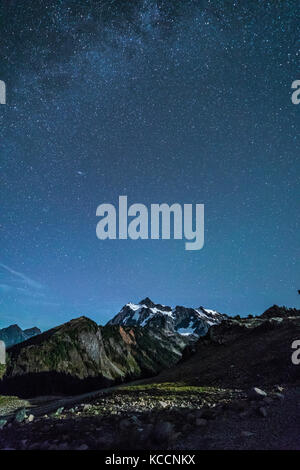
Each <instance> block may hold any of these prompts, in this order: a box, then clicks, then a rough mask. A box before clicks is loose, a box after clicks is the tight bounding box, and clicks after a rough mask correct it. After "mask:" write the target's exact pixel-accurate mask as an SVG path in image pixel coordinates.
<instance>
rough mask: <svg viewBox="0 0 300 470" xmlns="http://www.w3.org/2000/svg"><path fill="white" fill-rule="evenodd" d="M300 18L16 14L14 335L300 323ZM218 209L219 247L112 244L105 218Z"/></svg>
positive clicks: (285, 10)
mask: <svg viewBox="0 0 300 470" xmlns="http://www.w3.org/2000/svg"><path fill="white" fill-rule="evenodd" d="M298 10H299V8H298V2H297V1H285V2H275V1H272V2H271V1H270V2H269V1H256V2H253V1H241V2H238V1H232V2H229V1H224V0H223V1H216V0H214V1H208V0H203V1H197V2H196V1H182V0H181V1H174V0H173V1H154V0H153V1H150V0H147V1H130V2H129V1H128V2H127V1H102V2H101V1H95V0H94V1H92V0H89V1H85V2H83V1H82V2H80V1H70V0H65V1H58V0H55V1H54V0H50V1H47V0H46V1H45V0H43V1H40V0H35V1H28V0H27V1H25V0H23V1H22V0H18V1H16V0H15V1H13V0H11V1H7V2H3V3H2V6H1V16H2V24H1V42H0V44H1V49H0V54H1V69H0V79H1V80H4V81H5V82H6V87H7V104H6V105H1V106H0V125H1V129H0V152H1V154H0V181H1V187H0V198H1V206H0V207H1V210H0V237H1V252H0V263H1V264H0V326H6V325H7V324H10V323H16V322H18V323H19V324H20V325H21V326H23V327H29V326H32V325H33V324H36V325H37V326H39V327H41V328H47V327H49V326H53V325H54V324H57V323H60V322H63V321H67V320H69V319H70V318H72V317H76V316H78V315H80V314H85V315H87V316H89V317H91V318H93V319H95V320H96V321H98V322H99V323H103V322H105V321H107V320H108V319H109V318H110V317H111V316H112V315H113V314H115V313H116V312H117V311H118V310H119V309H120V307H121V306H122V305H123V304H124V303H127V302H128V301H129V300H132V301H138V300H139V299H140V298H144V297H145V296H149V297H151V298H153V300H154V301H157V302H160V303H165V304H167V305H170V304H171V305H176V304H183V305H187V306H193V307H198V306H199V305H204V306H206V307H209V308H214V309H217V310H219V311H222V312H226V313H233V314H237V313H239V314H241V315H244V314H248V313H254V314H257V313H261V312H262V311H263V310H264V309H265V308H267V307H268V306H270V305H271V304H274V303H278V304H286V305H290V306H298V307H299V306H300V304H299V300H298V298H299V295H298V294H297V289H298V288H299V284H298V283H299V235H298V234H299V194H300V191H299V170H300V164H299V116H300V106H295V105H293V104H292V102H291V84H292V82H293V81H294V80H296V79H300V76H299V71H298V70H299V26H298V25H299V21H298V20H297V16H299V15H298ZM119 195H127V196H128V201H129V203H135V202H140V203H143V204H145V205H150V204H152V203H162V202H166V203H169V204H171V203H173V202H178V203H180V204H184V203H192V204H195V203H203V204H205V246H204V248H203V249H202V250H201V251H199V252H186V251H184V250H182V242H181V241H178V240H137V241H132V240H108V241H102V242H101V241H99V240H98V239H97V238H96V232H95V230H96V224H97V219H96V216H95V215H96V208H97V206H98V205H99V204H101V203H104V202H109V203H114V204H117V201H118V196H119Z"/></svg>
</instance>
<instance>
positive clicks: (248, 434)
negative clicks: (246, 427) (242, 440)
mask: <svg viewBox="0 0 300 470" xmlns="http://www.w3.org/2000/svg"><path fill="white" fill-rule="evenodd" d="M241 436H243V437H251V436H254V432H251V431H242V432H241Z"/></svg>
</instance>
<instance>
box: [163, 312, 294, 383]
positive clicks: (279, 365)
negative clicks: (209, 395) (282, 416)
mask: <svg viewBox="0 0 300 470" xmlns="http://www.w3.org/2000/svg"><path fill="white" fill-rule="evenodd" d="M299 338H300V310H296V309H287V308H286V307H278V306H273V307H271V308H270V309H268V310H267V311H266V312H264V313H263V314H262V315H261V316H258V317H254V318H243V319H237V318H228V319H227V320H224V321H223V322H222V323H220V324H218V325H214V326H212V327H211V328H210V329H209V331H208V333H207V334H206V335H205V336H204V337H201V338H199V340H198V341H197V342H196V343H194V344H192V345H190V346H188V347H187V348H186V349H185V351H184V354H183V357H182V360H181V361H180V363H179V364H177V365H175V366H173V367H172V368H170V369H169V370H166V371H162V372H161V373H160V374H159V375H158V376H157V377H156V378H155V381H156V382H159V383H161V382H168V383H169V382H181V381H182V382H184V383H188V384H190V385H195V386H199V385H200V386H222V387H225V388H226V387H229V388H232V387H240V388H246V389H247V388H249V387H251V386H256V385H257V384H260V385H264V386H265V385H266V386H268V385H274V384H280V383H295V382H296V381H299V379H300V367H299V365H294V364H293V362H292V359H291V357H292V353H293V349H292V347H291V346H292V343H293V342H294V341H295V340H299Z"/></svg>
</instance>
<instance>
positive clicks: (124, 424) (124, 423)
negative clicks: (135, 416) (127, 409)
mask: <svg viewBox="0 0 300 470" xmlns="http://www.w3.org/2000/svg"><path fill="white" fill-rule="evenodd" d="M131 426H132V424H131V422H130V420H129V419H122V421H120V423H119V428H120V431H125V430H127V429H129V428H130V427H131Z"/></svg>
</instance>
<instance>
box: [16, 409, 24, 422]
mask: <svg viewBox="0 0 300 470" xmlns="http://www.w3.org/2000/svg"><path fill="white" fill-rule="evenodd" d="M25 418H26V409H25V408H22V409H21V410H19V411H18V412H17V414H16V416H15V421H17V422H18V423H22V422H23V421H24V420H25Z"/></svg>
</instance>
